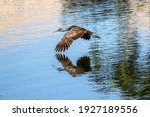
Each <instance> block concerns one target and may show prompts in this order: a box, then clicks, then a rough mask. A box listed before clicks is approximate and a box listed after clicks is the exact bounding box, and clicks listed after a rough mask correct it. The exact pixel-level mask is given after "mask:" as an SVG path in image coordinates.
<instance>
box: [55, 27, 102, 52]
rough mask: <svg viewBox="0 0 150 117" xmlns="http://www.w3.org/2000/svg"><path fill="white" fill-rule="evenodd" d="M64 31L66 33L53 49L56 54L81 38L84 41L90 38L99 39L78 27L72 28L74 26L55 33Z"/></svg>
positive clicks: (60, 29)
mask: <svg viewBox="0 0 150 117" xmlns="http://www.w3.org/2000/svg"><path fill="white" fill-rule="evenodd" d="M65 31H67V33H66V34H65V35H64V37H63V38H62V39H61V40H60V41H59V43H58V44H57V45H56V48H55V51H56V52H62V51H65V50H67V49H68V48H69V47H70V45H71V44H72V42H73V41H74V40H76V39H78V38H83V39H85V40H89V39H90V38H91V37H94V38H100V37H99V36H97V35H95V34H94V33H93V32H92V31H90V30H87V29H85V28H82V27H79V26H74V25H73V26H70V27H69V28H67V29H66V30H63V29H62V28H59V29H58V30H56V31H55V32H65Z"/></svg>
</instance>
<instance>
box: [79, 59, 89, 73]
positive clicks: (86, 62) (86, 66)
mask: <svg viewBox="0 0 150 117" xmlns="http://www.w3.org/2000/svg"><path fill="white" fill-rule="evenodd" d="M77 67H78V68H82V69H84V71H85V72H87V71H91V65H90V58H89V57H88V56H84V57H81V58H79V59H78V61H77Z"/></svg>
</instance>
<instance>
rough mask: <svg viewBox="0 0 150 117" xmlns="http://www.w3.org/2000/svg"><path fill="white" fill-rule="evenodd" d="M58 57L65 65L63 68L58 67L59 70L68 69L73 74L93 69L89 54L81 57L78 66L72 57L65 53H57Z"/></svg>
mask: <svg viewBox="0 0 150 117" xmlns="http://www.w3.org/2000/svg"><path fill="white" fill-rule="evenodd" d="M56 58H57V60H58V61H59V62H60V63H61V64H62V66H63V68H58V70H59V71H63V70H64V71H67V72H68V73H69V74H71V75H72V76H77V75H79V74H83V73H84V72H88V71H91V66H90V58H89V57H88V56H84V57H80V58H79V59H78V60H77V62H76V66H75V65H73V64H72V62H71V61H70V59H69V58H68V57H67V56H65V55H62V54H56Z"/></svg>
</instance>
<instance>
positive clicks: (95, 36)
mask: <svg viewBox="0 0 150 117" xmlns="http://www.w3.org/2000/svg"><path fill="white" fill-rule="evenodd" d="M92 37H93V38H97V39H101V37H100V36H98V35H96V34H92Z"/></svg>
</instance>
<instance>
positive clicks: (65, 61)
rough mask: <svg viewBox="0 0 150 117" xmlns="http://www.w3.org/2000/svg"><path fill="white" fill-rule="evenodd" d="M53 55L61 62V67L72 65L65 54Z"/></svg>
mask: <svg viewBox="0 0 150 117" xmlns="http://www.w3.org/2000/svg"><path fill="white" fill-rule="evenodd" d="M55 56H56V58H57V60H58V61H59V62H60V63H61V64H62V66H63V67H67V66H73V64H72V62H71V61H70V59H69V58H68V57H66V56H65V55H62V54H56V55H55Z"/></svg>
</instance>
